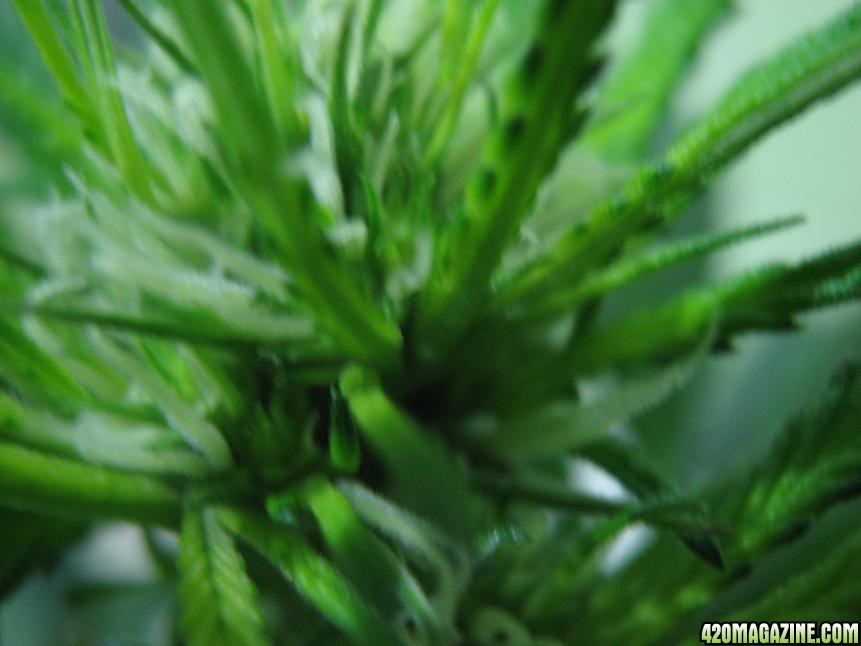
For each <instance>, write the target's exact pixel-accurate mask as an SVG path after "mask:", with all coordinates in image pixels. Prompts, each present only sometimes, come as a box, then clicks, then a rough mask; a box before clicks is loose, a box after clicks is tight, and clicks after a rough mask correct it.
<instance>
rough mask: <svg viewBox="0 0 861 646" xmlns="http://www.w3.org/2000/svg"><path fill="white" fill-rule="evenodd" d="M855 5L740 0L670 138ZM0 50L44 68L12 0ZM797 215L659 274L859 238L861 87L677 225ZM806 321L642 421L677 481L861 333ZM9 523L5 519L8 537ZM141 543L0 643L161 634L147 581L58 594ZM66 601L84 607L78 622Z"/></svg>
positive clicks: (105, 543) (117, 552)
mask: <svg viewBox="0 0 861 646" xmlns="http://www.w3.org/2000/svg"><path fill="white" fill-rule="evenodd" d="M646 3H647V0H627V2H626V3H625V6H624V12H623V21H624V22H623V25H622V28H621V29H620V33H619V38H622V39H623V38H624V34H625V33H626V30H628V29H630V28H633V27H635V26H636V24H637V21H638V17H639V16H641V15H642V11H643V9H644V6H645V5H646ZM852 3H853V0H815V1H814V0H738V2H737V3H736V4H737V8H736V11H735V13H734V15H733V16H731V17H730V18H729V19H728V20H727V21H726V22H725V23H724V24H723V26H722V27H721V28H720V29H719V30H718V31H717V32H716V33H715V34H714V35H713V36H712V37H711V38H710V39H709V41H708V42H707V43H706V45H705V47H704V48H703V49H702V50H701V51H700V53H699V56H698V58H697V60H696V61H695V63H694V65H693V67H692V70H691V73H690V75H689V78H688V80H687V81H686V82H685V83H684V85H683V87H682V90H681V92H680V93H679V94H678V96H677V97H676V98H675V100H674V102H673V104H672V109H671V113H670V120H669V123H668V124H667V126H666V128H665V131H664V132H663V133H662V139H663V140H664V141H665V142H666V141H668V140H671V139H672V138H673V137H674V136H675V135H677V134H678V133H679V132H680V131H683V130H684V128H685V127H686V125H688V124H690V123H691V122H692V121H693V120H695V119H696V118H697V116H698V115H700V114H702V113H703V112H705V111H706V110H707V109H708V108H709V107H710V106H712V105H713V104H714V103H715V102H716V101H717V100H718V99H719V98H720V97H721V95H722V94H723V93H724V91H725V90H726V89H727V88H728V87H729V86H730V85H731V84H732V83H733V81H734V80H735V79H737V78H738V76H739V74H740V73H741V72H743V71H744V70H745V69H746V68H747V67H749V66H750V65H751V64H753V63H755V62H756V61H758V60H760V59H762V58H764V57H767V56H769V55H770V54H771V53H773V52H775V51H776V50H778V49H779V48H780V47H781V46H782V45H784V44H785V43H786V42H787V41H789V40H791V39H792V38H794V37H795V36H797V35H798V34H800V33H802V32H804V31H805V30H807V29H810V28H813V27H815V26H817V25H818V24H820V23H822V22H823V21H824V20H827V19H828V18H829V17H830V16H833V15H834V14H836V13H837V12H839V11H840V10H841V9H843V8H845V7H846V6H848V5H850V4H852ZM112 10H113V14H112V15H113V16H114V17H115V19H116V20H115V24H114V27H115V28H116V29H117V30H118V31H119V32H122V31H123V29H124V27H123V21H122V18H121V14H120V12H118V11H116V9H115V7H113V8H112ZM0 56H2V57H3V61H4V64H6V65H12V66H16V67H19V68H22V69H23V68H27V69H28V73H32V74H33V75H35V76H36V77H37V78H41V77H42V76H43V75H42V74H41V73H40V72H39V71H38V67H36V66H34V67H33V68H32V69H33V71H32V72H29V69H30V67H29V66H33V65H36V57H35V52H33V50H32V48H31V47H30V46H29V43H28V41H27V40H26V37H25V36H24V34H23V33H22V30H21V28H20V25H19V23H18V21H17V18H16V16H15V15H14V12H13V10H12V9H11V6H10V2H9V0H0ZM45 82H47V79H45ZM14 128H15V124H14V122H10V121H8V120H5V119H2V118H0V205H2V203H3V200H4V199H6V198H7V197H8V196H9V195H11V194H13V193H14V191H15V187H16V186H20V185H22V184H26V183H27V181H28V172H29V171H28V169H27V168H26V167H23V166H21V165H20V164H19V162H18V160H17V158H16V155H15V148H14V145H13V144H12V143H11V141H10V138H9V137H8V134H6V135H4V132H5V133H9V132H10V129H14ZM796 213H801V214H804V215H806V216H807V217H808V222H807V223H806V224H805V225H804V226H802V227H798V228H795V229H791V230H789V231H786V232H781V233H780V234H778V235H775V236H773V237H770V238H767V239H765V240H763V241H758V242H755V243H752V244H746V245H744V246H742V247H739V248H737V249H733V250H730V251H727V252H723V253H721V254H719V255H716V256H714V257H713V258H712V259H710V260H709V261H707V262H705V263H701V264H699V265H694V266H689V265H686V266H685V269H684V270H683V271H681V272H675V273H674V274H672V275H670V276H668V277H667V276H664V277H662V278H661V279H660V280H661V281H663V282H664V283H665V284H666V283H667V282H673V281H682V282H688V281H691V280H694V279H696V280H699V279H701V278H703V277H710V278H713V279H717V278H720V277H725V276H730V275H734V274H737V273H739V272H741V271H744V270H745V269H747V268H750V267H752V266H754V265H756V264H761V263H762V262H763V261H766V260H780V259H786V260H797V259H799V258H802V257H804V256H806V255H811V254H814V253H815V252H817V251H821V250H823V249H825V248H827V247H829V246H832V245H835V244H839V243H841V242H845V241H847V240H850V239H856V238H859V237H861V87H857V88H855V89H854V90H851V91H848V92H844V93H842V94H840V95H839V96H837V97H836V98H834V99H832V100H830V101H827V102H825V103H822V104H821V105H819V106H817V107H816V108H814V109H812V110H810V111H809V112H807V113H806V114H805V115H803V116H802V117H800V118H799V119H797V120H796V121H794V122H793V123H791V124H790V125H788V126H786V127H784V128H782V129H780V130H779V131H778V132H777V133H775V134H774V135H772V136H771V137H770V138H769V139H768V140H766V141H765V142H764V143H762V144H760V145H758V146H757V147H756V148H755V149H754V150H752V151H751V152H749V153H748V154H747V155H745V156H744V158H743V159H742V160H741V161H740V162H738V163H736V164H735V165H733V166H732V167H731V168H730V169H729V170H728V171H727V172H726V173H724V174H723V175H722V176H721V178H720V179H719V180H718V181H716V182H715V183H714V185H713V188H712V190H711V192H710V193H709V195H708V197H707V198H705V199H703V200H701V201H699V202H698V203H697V204H695V205H694V206H693V207H692V209H691V212H690V214H689V215H688V217H687V218H685V219H684V220H683V221H682V222H681V224H680V227H681V229H683V230H685V231H692V230H703V229H708V228H712V229H721V230H726V229H729V228H734V227H738V226H742V225H744V224H748V223H752V222H756V221H762V220H766V219H769V218H773V217H776V216H783V215H791V214H796ZM665 286H666V285H665ZM651 287H654V285H645V286H644V288H643V289H644V290H648V289H650V288H651ZM802 322H803V327H802V329H801V330H799V331H798V332H795V333H792V334H782V335H772V336H768V337H766V336H764V335H762V336H756V335H753V336H748V337H745V338H743V339H741V340H740V341H739V342H738V344H737V349H736V351H735V352H734V353H732V354H727V355H723V356H720V357H716V358H713V359H711V360H710V361H708V362H707V363H706V365H705V366H704V367H703V368H702V369H701V370H700V372H699V374H698V376H697V377H696V378H695V379H694V380H693V382H692V383H691V384H689V385H688V386H687V387H686V388H685V389H684V390H682V391H681V392H680V393H678V394H677V395H676V396H674V397H673V398H672V399H671V400H670V401H668V402H666V404H664V405H663V406H661V407H660V408H658V409H656V410H655V411H653V412H651V413H650V414H648V415H647V416H646V417H645V418H644V419H643V420H642V421H641V423H640V424H639V425H638V428H637V429H635V431H636V432H637V433H638V434H639V435H640V436H641V437H642V440H643V442H644V444H645V445H646V447H647V448H648V450H649V451H650V452H651V453H652V455H653V456H654V458H655V459H656V460H657V461H658V462H659V463H660V464H661V465H662V466H663V467H664V468H665V469H667V471H668V472H669V473H670V474H672V475H673V476H674V477H675V479H676V481H677V482H678V483H679V485H680V487H681V488H682V489H689V488H693V487H697V486H698V485H700V484H702V483H703V482H705V481H706V480H707V479H708V478H709V476H711V475H712V474H714V473H715V471H716V470H718V469H721V470H724V469H726V468H728V465H734V466H737V467H739V468H742V467H743V466H744V465H745V463H751V462H754V461H756V460H757V458H758V456H761V455H762V453H763V452H764V451H767V450H768V447H769V445H770V442H771V440H772V438H773V436H774V434H775V432H776V431H777V430H778V428H779V427H780V425H781V423H782V421H785V420H786V419H787V418H789V417H791V416H792V415H793V414H795V413H797V412H798V411H799V410H800V408H801V407H802V406H803V405H804V404H805V403H806V402H809V401H810V400H811V399H813V398H814V397H815V395H816V393H817V391H818V390H819V388H820V387H821V385H822V384H823V382H824V380H825V379H826V377H827V375H828V374H829V373H830V372H831V371H832V370H833V369H834V368H835V366H836V365H838V364H839V363H840V361H841V360H842V359H843V358H844V357H846V356H847V355H848V354H849V353H850V352H851V351H852V350H853V349H856V348H858V345H859V343H861V306H858V305H853V306H845V307H841V308H836V309H832V310H829V311H827V312H822V313H817V314H814V315H810V316H807V317H805V318H804V319H803V321H802ZM727 460H730V461H729V462H727ZM2 533H3V528H2V527H0V540H2ZM142 540H143V538H142V536H141V535H140V534H139V533H138V532H137V531H136V530H133V529H131V528H127V527H122V526H118V527H114V528H108V529H106V530H104V531H100V532H99V533H98V534H97V535H96V537H95V538H94V539H93V540H91V541H89V542H88V543H87V544H86V545H83V546H82V547H81V548H80V549H79V550H78V552H77V553H75V554H74V555H71V556H69V557H67V558H66V559H65V560H64V561H63V562H62V563H60V564H58V567H57V568H55V570H54V571H53V572H52V573H50V574H45V575H40V576H37V577H35V578H33V579H31V580H30V581H28V582H27V583H25V584H24V585H23V586H21V587H20V588H19V589H18V590H17V591H16V592H15V593H14V594H13V595H12V596H11V597H10V598H9V599H8V600H7V601H6V602H5V603H3V604H2V606H0V645H2V646H42V645H45V646H48V645H55V644H66V643H88V644H89V643H99V644H107V643H113V644H156V643H160V642H161V641H162V640H164V639H165V638H167V637H168V635H169V631H170V620H171V617H170V614H169V613H170V604H169V600H167V602H166V601H165V596H163V592H164V591H163V590H159V589H158V588H157V587H153V586H152V585H151V584H145V583H142V584H141V585H140V586H138V587H134V586H132V587H130V588H129V590H128V595H127V597H126V603H124V604H121V605H116V604H105V603H101V604H100V603H99V589H98V587H96V588H90V589H85V590H80V591H78V593H77V596H74V597H73V598H71V599H70V598H67V597H65V596H64V595H63V594H61V586H60V581H63V580H69V579H74V578H75V575H76V574H77V573H80V572H87V573H88V574H89V575H96V578H98V576H102V577H103V579H104V581H105V582H106V583H108V584H109V583H110V582H111V581H112V580H123V581H126V582H127V581H130V580H131V581H134V580H140V581H141V582H145V581H146V580H147V579H148V577H149V576H150V573H151V570H152V564H150V563H148V562H146V561H145V560H143V558H142V557H139V556H137V555H138V554H140V553H142V552H143V550H140V549H135V545H136V544H137V545H140V543H141V541H142ZM90 578H93V577H92V576H91V577H90ZM70 604H76V605H77V607H78V608H81V609H82V610H83V612H82V613H81V614H77V613H76V618H75V619H74V620H73V619H72V617H71V615H69V614H68V608H69V605H70ZM46 616H51V617H63V616H66V617H67V622H66V623H63V622H62V621H61V622H59V623H47V622H45V621H44V618H45V617H46ZM95 626H98V630H97V631H96V630H95ZM96 634H98V635H100V636H101V639H99V640H98V641H97V640H96V637H95V635H96ZM106 635H107V636H108V637H109V640H108V641H105V640H104V636H106Z"/></svg>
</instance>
